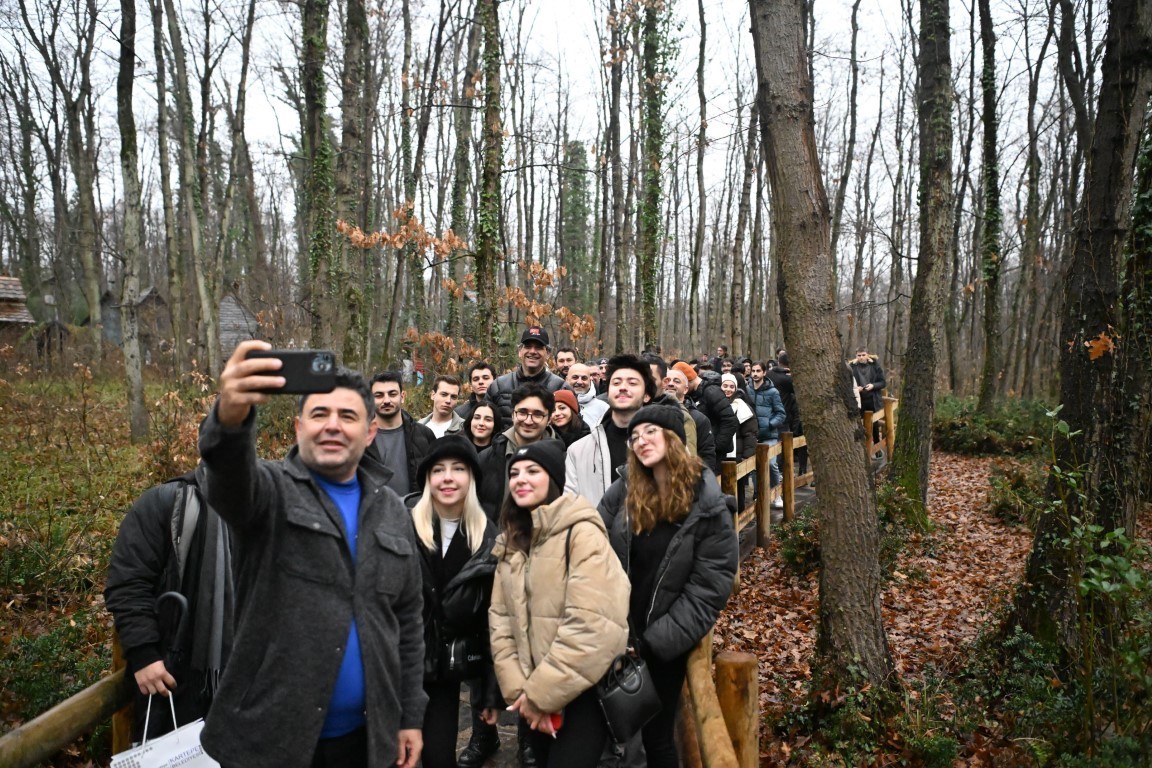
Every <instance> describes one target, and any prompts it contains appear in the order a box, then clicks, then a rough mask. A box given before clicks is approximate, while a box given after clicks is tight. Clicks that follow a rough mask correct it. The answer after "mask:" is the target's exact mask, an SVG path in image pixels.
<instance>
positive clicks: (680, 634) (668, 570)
mask: <svg viewBox="0 0 1152 768" xmlns="http://www.w3.org/2000/svg"><path fill="white" fill-rule="evenodd" d="M627 483H628V478H627V477H626V476H625V477H622V478H620V479H619V480H617V481H616V482H615V483H613V484H612V487H611V488H609V489H608V492H607V493H605V494H604V498H603V499H601V500H600V506H599V508H598V509H599V512H600V516H601V517H603V518H604V523H605V525H607V526H608V540H609V542H610V543H611V545H612V549H613V551H615V552H616V555H617V557H619V558H620V562H621V563H623V565H624V570H626V571H627V570H628V564H629V559H630V555H631V550H632V521H631V519H630V516H629V515H628V512H627V508H626V506H625V504H624V500H625V497H626V496H627V493H628V485H627ZM737 546H738V545H737V540H736V534H735V532H734V529H733V527H732V513H731V510H730V507H729V504H728V497H726V496H725V495H724V493H723V492H722V491H721V490H720V486H719V485H717V483H716V478H715V477H713V476H712V475H710V474H709V473H708V472H705V473H704V474H703V475H702V477H701V478H700V483H699V485H698V486H697V487H696V498H695V499H694V500H693V502H692V509H691V510H690V511H689V512H688V517H686V518H685V519H684V522H683V523H681V525H680V528H679V530H677V531H676V533H675V535H674V536H673V537H672V541H671V542H669V544H668V551H667V552H666V553H665V554H664V559H663V560H662V561H661V563H660V569H659V572H658V573H657V575H656V590H655V593H654V594H653V595H652V603H651V605H650V606H649V609H648V616H647V624H648V628H647V629H646V630H644V632H643V634H642V635H641V636H640V637H639V638H638V639H639V641H640V647H641V649H642V653H644V652H647V653H651V654H652V655H653V656H656V657H657V658H659V659H661V660H663V661H669V660H671V659H675V658H677V657H679V656H682V655H683V654H685V653H687V652H688V651H690V650H692V647H693V646H695V645H696V643H698V642H699V641H700V638H702V637H704V635H706V634H708V630H710V629H711V628H712V625H713V624H715V623H716V619H717V617H719V616H720V611H722V610H724V606H725V605H727V604H728V596H729V595H730V594H731V593H732V581H733V579H734V578H735V576H736V567H737V565H738V563H739V551H738V549H737ZM628 624H629V627H632V626H634V625H635V623H634V621H633V619H632V617H629V621H628Z"/></svg>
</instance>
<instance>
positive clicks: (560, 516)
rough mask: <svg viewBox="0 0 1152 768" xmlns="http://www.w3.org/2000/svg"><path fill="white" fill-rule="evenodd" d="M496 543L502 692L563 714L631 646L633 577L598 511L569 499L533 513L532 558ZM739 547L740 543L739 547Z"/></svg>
mask: <svg viewBox="0 0 1152 768" xmlns="http://www.w3.org/2000/svg"><path fill="white" fill-rule="evenodd" d="M505 536H506V534H503V533H502V534H500V536H499V537H498V538H497V539H496V546H495V548H494V549H493V551H492V552H493V554H494V555H495V556H496V558H497V565H496V581H495V584H494V585H493V589H492V607H491V608H490V609H489V612H488V624H489V628H490V630H491V635H492V658H493V661H494V663H495V665H496V677H497V679H498V680H499V681H500V690H501V691H502V692H503V694H504V698H505V700H506V701H508V702H509V703H511V702H513V701H515V700H516V699H517V698H518V697H519V696H520V694H521V693H524V694H526V695H527V697H528V699H529V700H530V701H531V702H532V703H533V704H535V705H536V706H537V707H539V708H540V709H541V710H543V711H544V712H559V711H560V710H561V709H563V708H564V706H565V705H567V704H568V703H569V702H571V701H572V700H573V699H575V698H576V697H577V696H579V695H580V694H581V693H583V692H584V691H586V690H588V689H589V688H591V687H592V686H593V685H595V684H596V682H597V681H598V680H599V679H600V678H601V677H603V676H604V673H605V672H606V671H607V670H608V666H609V665H610V664H611V663H612V660H613V659H615V658H616V656H618V655H619V654H621V653H623V652H624V648H625V646H626V644H627V642H628V595H629V591H630V588H629V585H628V577H627V575H626V574H625V573H624V569H623V568H622V567H621V565H620V561H619V559H617V558H616V557H615V556H614V555H613V554H612V553H611V552H610V551H609V547H608V540H607V536H606V532H605V530H604V522H603V521H602V520H601V519H600V515H599V514H597V512H596V510H595V509H593V507H592V505H591V504H589V503H588V502H587V501H585V500H584V499H582V498H580V497H578V496H570V495H568V494H565V495H563V496H561V497H560V498H559V499H557V500H556V501H554V502H552V503H551V504H545V505H542V506H539V507H537V508H536V509H534V510H532V540H531V544H530V546H529V549H528V551H527V552H520V551H518V550H514V549H509V548H508V547H507V545H506V542H505ZM733 540H735V539H733Z"/></svg>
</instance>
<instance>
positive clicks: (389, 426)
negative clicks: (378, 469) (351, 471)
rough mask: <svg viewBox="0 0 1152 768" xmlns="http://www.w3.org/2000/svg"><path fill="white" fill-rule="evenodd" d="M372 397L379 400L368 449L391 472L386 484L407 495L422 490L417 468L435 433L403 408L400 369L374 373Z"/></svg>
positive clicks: (434, 440)
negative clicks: (373, 434)
mask: <svg viewBox="0 0 1152 768" xmlns="http://www.w3.org/2000/svg"><path fill="white" fill-rule="evenodd" d="M372 399H373V402H375V404H376V437H375V439H373V440H372V442H371V444H370V445H369V446H368V451H367V452H368V455H369V456H371V457H372V458H374V459H376V460H377V461H379V462H380V463H381V464H383V465H384V466H385V467H387V468H388V469H389V470H390V471H391V472H392V476H391V477H390V478H388V480H387V485H388V487H389V488H391V489H392V490H394V491H396V493H397V494H398V495H399V496H400V498H404V497H405V496H407V495H408V494H409V493H415V492H416V491H419V490H421V488H422V487H421V485H420V475H419V473H418V472H417V471H416V468H417V467H419V466H420V462H422V461H424V457H425V456H426V455H427V454H428V451H430V450H431V449H432V443H434V442H436V435H435V434H433V432H432V430H430V429H428V427H426V426H424V425H423V424H418V423H417V422H416V420H415V419H413V418H412V416H411V415H409V413H408V412H407V411H405V410H404V407H403V406H404V384H403V381H402V379H401V378H400V374H399V373H398V372H397V371H384V372H383V373H378V374H376V375H375V376H373V377H372Z"/></svg>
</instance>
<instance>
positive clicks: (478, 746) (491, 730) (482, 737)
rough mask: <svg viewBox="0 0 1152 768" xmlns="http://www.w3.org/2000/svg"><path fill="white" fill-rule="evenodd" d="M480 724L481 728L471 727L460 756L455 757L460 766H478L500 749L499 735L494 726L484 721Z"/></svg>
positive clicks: (464, 767)
mask: <svg viewBox="0 0 1152 768" xmlns="http://www.w3.org/2000/svg"><path fill="white" fill-rule="evenodd" d="M482 725H483V726H484V727H483V729H477V728H475V727H473V728H472V737H471V738H470V739H468V746H466V747H464V749H463V751H461V752H460V756H459V757H457V758H456V764H457V765H459V766H460V768H480V767H481V766H482V765H484V763H486V762H488V758H490V757H492V755H494V754H496V750H498V749H500V735H499V734H498V733H497V732H496V726H494V725H488V724H486V723H483V724H482Z"/></svg>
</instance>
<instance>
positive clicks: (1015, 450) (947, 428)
mask: <svg viewBox="0 0 1152 768" xmlns="http://www.w3.org/2000/svg"><path fill="white" fill-rule="evenodd" d="M1049 410H1050V408H1049V407H1048V406H1047V405H1045V404H1044V403H1042V402H1040V401H1039V400H1019V399H1015V398H1003V399H1001V400H998V401H997V402H996V406H995V410H994V411H993V412H992V413H991V414H983V413H980V412H979V410H978V409H977V407H976V398H974V397H955V396H954V395H941V396H940V397H939V398H938V399H937V400H936V415H935V417H934V418H933V420H932V445H933V448H934V449H935V450H940V451H947V452H949V453H961V454H967V455H972V456H989V455H995V456H1001V455H1004V454H1027V453H1033V452H1035V451H1037V450H1038V449H1040V448H1041V446H1042V445H1043V443H1044V440H1043V439H1042V437H1038V436H1043V435H1047V434H1048V433H1049V430H1050V429H1051V419H1050V418H1049V417H1048V415H1047V414H1048V412H1049Z"/></svg>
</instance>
